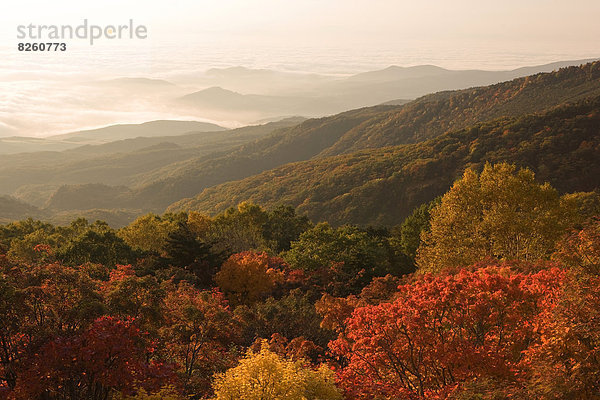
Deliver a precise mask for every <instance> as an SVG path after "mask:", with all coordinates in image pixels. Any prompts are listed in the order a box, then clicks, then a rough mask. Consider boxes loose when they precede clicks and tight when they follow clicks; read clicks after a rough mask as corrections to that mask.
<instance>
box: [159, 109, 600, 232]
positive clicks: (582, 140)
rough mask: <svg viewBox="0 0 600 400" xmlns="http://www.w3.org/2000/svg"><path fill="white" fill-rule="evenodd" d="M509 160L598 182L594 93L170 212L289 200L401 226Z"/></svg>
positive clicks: (578, 187)
mask: <svg viewBox="0 0 600 400" xmlns="http://www.w3.org/2000/svg"><path fill="white" fill-rule="evenodd" d="M500 161H507V162H511V163H515V164H517V165H519V166H523V167H529V168H531V169H532V170H533V171H535V172H536V174H537V177H538V179H540V180H541V181H547V182H550V183H551V184H552V185H554V186H555V187H556V188H557V189H559V190H560V191H561V192H571V191H591V190H595V189H597V188H599V187H600V97H595V98H593V99H589V100H583V101H580V102H578V103H576V104H573V105H564V106H560V107H557V108H555V109H553V110H551V111H548V112H546V113H542V114H533V115H527V116H523V117H519V118H508V117H506V118H501V119H497V120H494V121H490V122H486V123H480V124H476V125H474V126H472V127H470V128H467V129H461V130H457V131H454V132H449V133H446V134H443V135H441V136H438V137H437V138H434V139H431V140H429V141H425V142H422V143H417V144H412V145H403V146H396V147H386V148H382V149H374V150H365V151H361V152H356V153H353V154H348V155H342V156H336V157H328V158H318V159H314V160H311V161H306V162H301V163H294V164H288V165H285V166H283V167H279V168H276V169H273V170H269V171H266V172H264V173H262V174H259V175H257V176H254V177H251V178H247V179H244V180H242V181H237V182H231V183H227V184H223V185H220V186H216V187H214V188H210V189H206V190H205V191H204V192H203V193H202V194H200V195H199V196H197V197H195V198H194V199H190V200H183V201H180V202H178V203H176V204H174V205H173V206H171V207H170V210H171V211H176V210H196V211H201V212H205V213H217V212H221V211H223V210H225V209H226V208H228V207H230V206H232V205H235V204H237V203H238V202H241V201H246V200H249V201H252V202H255V203H258V204H263V205H265V206H273V205H276V204H279V203H287V204H290V205H293V206H294V207H298V211H299V212H300V213H303V214H306V215H308V216H309V217H310V218H311V219H313V220H317V221H318V220H327V221H329V222H330V223H334V224H343V223H355V224H364V225H366V224H382V225H387V226H390V225H394V224H397V223H400V222H401V221H402V220H403V219H404V218H405V217H406V216H407V215H408V213H410V211H411V210H412V209H413V208H414V207H416V206H418V205H419V204H421V203H424V202H428V201H430V200H432V199H433V198H435V197H436V196H439V195H440V194H442V193H444V192H445V191H446V190H447V189H448V188H449V187H450V185H451V184H452V182H453V181H454V180H455V179H457V178H458V177H459V176H460V175H461V174H462V173H463V171H464V170H465V169H466V168H475V169H479V168H481V167H482V165H483V163H485V162H500Z"/></svg>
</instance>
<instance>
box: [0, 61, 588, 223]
mask: <svg viewBox="0 0 600 400" xmlns="http://www.w3.org/2000/svg"><path fill="white" fill-rule="evenodd" d="M598 96H600V62H594V63H589V64H585V65H582V66H579V67H568V68H563V69H560V70H558V71H556V72H552V73H540V74H536V75H532V76H528V77H524V78H518V79H514V80H511V81H507V82H503V83H499V84H494V85H490V86H484V87H477V88H471V89H464V90H457V91H445V92H438V93H434V94H431V95H427V96H423V97H421V98H419V99H417V100H414V101H411V102H409V103H407V104H403V105H380V106H373V107H366V108H361V109H355V110H351V111H346V112H343V113H340V114H336V115H333V116H330V117H323V118H315V119H309V120H305V121H303V120H289V121H288V122H287V124H286V123H281V124H279V125H277V124H274V125H268V126H269V127H270V128H267V127H266V126H265V127H260V126H259V127H248V128H241V129H239V130H229V131H219V132H212V133H210V132H209V133H202V134H200V133H198V134H194V135H183V136H173V137H172V139H171V138H168V137H161V138H157V139H156V140H153V138H138V139H128V140H125V141H122V142H114V143H109V144H104V145H101V146H85V147H81V148H79V149H77V150H69V151H68V152H65V153H52V152H47V153H39V154H32V155H31V156H16V157H7V158H6V159H5V160H3V159H0V187H5V188H9V187H10V188H12V190H13V191H14V190H16V189H19V188H20V187H21V189H20V190H19V196H20V198H23V199H31V200H32V201H36V205H42V206H44V204H45V207H47V210H48V211H49V212H56V211H57V210H61V211H60V212H63V213H64V212H70V210H86V209H118V210H121V212H132V210H138V211H139V212H149V211H152V212H163V211H164V210H165V208H167V207H169V206H170V205H172V206H171V207H170V208H169V210H181V209H190V208H191V209H199V210H202V211H206V212H218V211H219V210H222V209H223V208H224V207H227V206H230V205H234V203H235V202H237V201H240V200H246V199H250V200H255V201H259V202H262V203H263V204H266V205H272V204H274V203H275V202H276V201H277V199H280V200H283V201H287V202H290V203H291V204H294V205H297V206H298V207H299V208H300V210H302V212H305V213H307V214H309V215H310V216H312V217H315V218H316V217H318V216H319V215H320V214H319V213H321V211H320V210H326V211H323V212H328V213H331V215H332V216H331V221H332V222H334V223H342V222H343V221H348V222H354V223H360V224H363V223H384V222H386V221H388V222H390V221H397V220H398V219H399V218H401V217H402V216H403V215H405V214H404V213H405V212H407V211H406V210H407V208H408V207H409V206H411V205H413V204H420V202H423V201H427V199H428V198H429V197H430V196H431V195H434V194H435V193H438V192H439V191H440V190H442V189H443V188H446V187H447V185H448V184H449V182H451V181H452V180H453V179H454V178H455V177H456V174H459V173H460V172H458V171H461V169H464V167H466V166H469V165H471V164H472V165H475V166H477V165H478V163H480V162H481V160H482V158H477V157H475V156H473V157H475V158H473V159H472V160H471V161H468V160H467V159H466V158H465V155H464V151H465V149H473V154H475V155H477V154H478V152H477V143H474V142H476V138H477V135H478V134H481V135H483V136H484V137H485V138H486V140H487V141H486V143H487V144H486V146H487V147H489V148H490V149H494V150H493V151H490V152H487V151H486V152H483V153H482V154H483V155H485V156H486V157H488V158H489V159H491V160H503V159H506V160H511V158H510V155H507V154H504V153H502V149H504V148H505V147H508V148H512V147H515V143H513V142H510V141H506V140H507V139H506V138H504V137H502V136H501V135H500V134H499V133H498V132H504V131H507V132H511V131H510V129H509V128H510V127H512V126H513V125H514V126H522V128H523V132H522V136H519V135H520V134H521V133H519V135H516V136H514V137H515V138H517V139H515V140H517V141H518V140H522V141H523V143H529V142H531V143H535V145H534V146H533V147H532V149H531V154H529V156H531V157H537V156H539V155H540V154H541V153H543V148H542V147H541V146H542V144H543V141H542V142H541V143H538V142H537V139H535V140H533V139H532V137H535V135H534V136H532V132H531V131H530V130H529V128H528V127H527V126H525V125H523V124H522V121H521V119H525V120H527V121H529V120H530V119H531V118H534V119H535V118H538V117H540V116H541V118H542V119H540V120H539V121H538V122H536V123H535V124H534V125H535V126H542V125H543V124H544V123H547V121H553V123H554V124H555V125H556V126H557V127H558V128H561V129H566V127H569V126H574V127H575V128H577V129H579V131H581V132H584V133H585V135H588V136H589V135H590V132H592V133H593V132H596V133H597V132H598V128H597V127H596V126H595V125H594V124H595V123H596V119H595V117H594V115H595V113H596V111H595V109H591V111H590V113H591V114H592V116H591V117H588V115H587V114H584V112H583V111H581V110H583V109H585V107H587V105H585V104H584V105H582V104H583V103H585V102H590V101H592V100H594V99H596V98H597V97H598ZM594 101H596V100H594ZM582 102H583V103H582ZM575 103H576V105H574V104H575ZM586 104H587V103H586ZM593 104H594V107H595V104H596V103H593ZM588 105H589V104H588ZM556 107H559V108H558V109H557V110H561V109H568V108H569V107H575V108H574V109H569V110H570V111H569V112H566V113H565V114H564V118H563V119H562V120H561V114H560V112H559V111H556V112H555V113H554V114H551V112H553V111H552V110H554V109H556ZM565 107H566V108H565ZM557 113H558V114H557ZM578 120H581V121H583V122H584V123H585V122H586V121H587V122H589V123H590V124H591V125H583V126H579V125H577V124H576V122H577V121H578ZM561 121H562V122H561ZM487 124H489V126H488V125H487ZM519 124H521V125H519ZM536 124H537V125H536ZM486 126H488V128H489V129H488V128H485V127H486ZM543 126H544V127H543V128H540V129H541V130H540V132H541V133H539V138H548V140H550V141H551V142H550V143H553V142H552V141H553V140H558V139H556V138H560V131H552V130H551V132H552V134H548V135H549V136H548V137H546V136H545V135H546V134H545V133H544V132H545V129H546V125H543ZM590 126H591V128H590ZM549 127H550V129H552V128H553V127H552V125H551V124H550V125H549ZM484 128H485V129H484ZM594 129H596V130H595V131H594ZM579 131H578V132H579ZM517 133H518V132H517ZM533 133H538V132H537V131H536V132H533ZM236 135H237V136H236ZM456 135H458V136H456ZM469 135H471V136H469ZM463 137H470V141H469V143H468V144H467V143H465V142H462V140H463V139H462V138H463ZM519 137H520V138H521V139H518V138H519ZM577 137H578V138H579V136H577ZM207 138H211V140H214V142H211V143H207V142H206V141H207ZM440 138H446V139H443V140H442V139H440ZM448 138H451V139H452V140H450V141H449V142H448V140H449V139H448ZM588 139H589V140H591V141H592V143H593V140H595V139H594V136H593V135H592V136H590V137H588ZM532 140H533V141H532ZM577 140H579V139H577ZM577 140H574V141H573V145H575V144H578V145H579V146H583V145H584V144H583V143H584V142H582V141H580V142H577ZM445 141H446V142H445ZM498 143H500V144H498ZM442 144H444V145H443V146H442ZM497 144H498V146H499V147H494V146H496V145H497ZM503 146H504V147H503ZM570 146H571V144H569V143H568V142H567V143H566V144H565V145H564V146H563V147H564V149H565V152H566V153H565V154H564V156H565V157H572V156H573V155H574V154H579V153H577V151H576V150H577V149H572V148H571V147H570ZM119 149H123V150H122V152H121V153H118V152H119V151H120V150H119ZM125 149H129V150H125ZM515 149H516V154H519V155H523V153H522V152H521V150H522V149H521V148H519V147H515ZM458 150H460V152H458V153H457V151H458ZM553 151H555V154H561V153H560V152H559V151H558V150H556V149H554V150H553ZM436 152H437V153H436ZM71 153H72V154H71ZM468 153H469V154H471V150H469V152H468ZM436 154H437V155H439V160H437V159H436V157H437V156H436ZM453 154H454V156H453V158H446V156H448V155H453ZM497 154H503V156H502V157H496V155H497ZM581 154H583V153H581ZM581 154H579V155H581ZM586 154H587V153H586ZM592 154H593V153H592ZM92 155H93V157H92V158H90V156H92ZM65 157H69V158H70V157H73V158H72V162H68V163H59V162H58V161H57V160H60V159H61V158H65ZM478 157H479V156H478ZM586 157H587V156H586ZM34 159H35V160H34ZM44 159H45V160H47V161H44V162H47V163H51V164H49V165H53V164H52V163H58V165H60V167H59V168H47V167H44V166H40V167H34V165H35V166H37V165H43V164H40V160H44ZM428 159H432V160H430V161H428ZM465 160H467V161H465ZM433 161H435V162H433ZM517 161H519V162H521V163H522V161H523V160H522V159H519V160H517ZM15 163H17V164H15ZM445 163H447V164H445ZM574 164H576V163H574ZM422 165H425V166H427V167H423V166H422ZM546 165H550V164H548V163H542V164H535V165H533V167H534V168H540V170H541V171H542V173H541V176H542V177H544V176H549V174H546V175H544V173H543V170H544V168H549V167H546ZM590 165H592V166H593V165H595V164H594V163H593V162H592V163H590ZM436 168H439V169H440V171H441V172H440V171H437V170H436ZM413 170H414V171H413ZM402 171H405V172H406V171H408V172H410V171H413V172H414V174H413V173H412V172H411V173H409V174H408V175H406V174H404V172H402ZM561 171H562V169H561ZM561 173H562V174H563V176H561V177H559V179H558V180H557V182H559V183H562V182H565V181H566V180H567V178H565V177H569V178H568V179H571V180H573V181H574V182H575V181H576V178H577V175H573V174H571V175H569V173H568V171H562V172H561ZM390 174H391V175H390ZM582 176H586V177H587V178H586V179H588V180H590V179H591V178H589V177H590V175H586V174H583V175H582ZM396 178H398V179H409V178H410V179H409V181H410V182H409V181H406V182H408V183H407V184H406V185H404V186H403V185H401V184H399V183H398V181H396V180H395V179H396ZM563 178H564V179H563ZM32 180H35V182H32ZM591 181H593V179H591ZM228 182H229V183H228ZM577 182H579V183H578V185H579V186H577V187H583V186H584V185H583V183H581V182H580V181H577ZM32 183H33V185H31V184H32ZM88 184H103V185H109V186H125V187H122V188H117V189H114V190H117V192H118V193H117V192H115V193H113V194H114V196H103V195H102V193H112V192H111V191H112V190H113V189H111V188H105V190H102V189H99V187H94V186H89V185H88ZM25 185H30V186H27V187H22V186H25ZM53 185H57V186H53ZM380 185H383V186H380ZM393 185H396V186H393ZM421 186H423V187H427V188H429V189H427V190H421V189H420V188H421ZM393 187H396V189H395V190H396V192H394V193H389V192H386V191H385V190H383V189H386V188H393ZM376 188H380V189H377V190H375V189H376ZM381 188H383V189H381ZM57 189H58V190H57ZM417 189H418V190H417ZM371 190H375V192H372V191H371ZM8 193H11V192H8ZM94 193H95V194H94ZM368 193H371V194H368ZM386 196H387V197H389V199H390V201H392V200H394V199H395V200H394V201H395V203H393V204H396V206H397V204H398V202H400V203H401V204H402V206H401V207H400V208H399V209H398V210H397V211H394V208H393V206H392V203H386V204H388V205H387V206H385V207H383V208H382V209H381V212H380V213H379V214H378V215H373V212H374V211H373V209H371V210H370V211H369V209H368V207H367V208H365V207H362V206H361V204H363V205H364V204H373V203H372V201H379V202H382V201H383V202H385V201H387V200H386V198H387V197H386ZM398 196H405V197H398ZM44 198H45V199H51V200H50V201H49V202H48V203H44V204H41V202H42V201H43V199H44ZM182 199H184V200H182ZM399 199H400V200H399ZM361 207H362V208H361ZM52 210H54V211H52ZM127 210H129V211H127ZM361 210H363V211H361ZM325 219H329V218H325Z"/></svg>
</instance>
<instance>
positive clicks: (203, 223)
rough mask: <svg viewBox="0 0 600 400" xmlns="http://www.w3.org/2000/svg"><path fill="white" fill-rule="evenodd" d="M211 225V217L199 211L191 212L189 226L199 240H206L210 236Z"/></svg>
mask: <svg viewBox="0 0 600 400" xmlns="http://www.w3.org/2000/svg"><path fill="white" fill-rule="evenodd" d="M211 223H212V220H211V219H210V217H208V216H206V215H204V214H200V213H199V212H197V211H190V213H189V214H188V220H187V225H188V227H189V228H190V231H191V232H192V233H194V234H195V235H196V237H198V238H201V239H204V238H205V237H206V236H207V235H208V233H209V231H210V226H211Z"/></svg>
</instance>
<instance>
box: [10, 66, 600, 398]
mask: <svg viewBox="0 0 600 400" xmlns="http://www.w3.org/2000/svg"><path fill="white" fill-rule="evenodd" d="M599 96H600V62H595V63H590V64H586V65H582V66H580V67H571V68H564V69H561V70H559V71H556V72H553V73H546V74H537V75H534V76H530V77H527V78H520V79H516V80H513V81H510V82H504V83H501V84H497V85H492V86H487V87H481V88H474V89H467V90H460V91H452V92H442V93H437V94H433V95H429V96H424V97H422V98H420V99H417V100H415V101H412V102H409V103H407V104H403V105H381V106H376V107H370V108H365V109H359V110H353V111H348V112H346V113H342V114H338V115H335V116H331V117H327V118H321V119H310V120H304V119H301V118H299V119H298V118H297V119H288V120H284V121H280V122H277V123H271V124H265V125H260V126H255V127H246V128H240V129H236V130H231V131H219V132H209V133H194V134H189V135H182V136H174V137H170V138H169V139H168V141H165V139H164V138H162V137H152V138H136V139H130V140H124V141H118V142H113V143H108V144H103V145H98V146H83V147H80V148H75V149H70V150H68V151H64V152H40V153H32V154H20V155H7V156H3V157H2V159H1V160H0V186H1V187H3V188H4V189H5V190H8V191H9V192H10V193H11V194H13V196H14V197H9V196H2V197H0V223H2V224H3V225H0V398H2V399H4V398H6V399H9V400H136V399H137V400H154V399H156V400H158V399H167V400H169V399H170V400H182V399H214V400H240V399H242V400H246V399H247V400H338V399H340V400H341V399H346V400H370V399H374V400H400V399H403V400H404V399H406V400H421V399H422V400H425V399H427V400H429V399H440V400H441V399H448V400H450V399H454V400H500V399H508V398H510V399H516V400H537V399H542V400H559V399H575V400H587V399H600V333H599V332H600V97H599ZM186 197H188V198H186ZM17 198H18V199H17ZM169 205H170V206H169ZM167 207H168V208H167ZM75 215H77V216H82V215H83V216H85V217H87V218H82V217H79V218H74V216H75ZM23 216H30V217H31V218H24V217H23ZM49 220H51V222H47V221H49ZM105 221H106V222H105Z"/></svg>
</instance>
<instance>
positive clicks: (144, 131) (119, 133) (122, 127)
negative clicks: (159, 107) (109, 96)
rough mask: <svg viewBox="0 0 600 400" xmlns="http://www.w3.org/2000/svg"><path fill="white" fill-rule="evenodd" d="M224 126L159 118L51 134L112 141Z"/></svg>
mask: <svg viewBox="0 0 600 400" xmlns="http://www.w3.org/2000/svg"><path fill="white" fill-rule="evenodd" d="M224 130H226V128H223V127H222V126H219V125H216V124H212V123H208V122H198V121H173V120H157V121H149V122H144V123H141V124H117V125H111V126H107V127H104V128H97V129H89V130H84V131H78V132H73V133H65V134H61V135H55V136H51V137H50V139H52V140H69V141H72V142H84V141H90V140H96V141H99V142H110V141H115V140H123V139H132V138H136V137H155V136H177V135H182V134H184V133H187V132H211V131H212V132H214V131H224Z"/></svg>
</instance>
